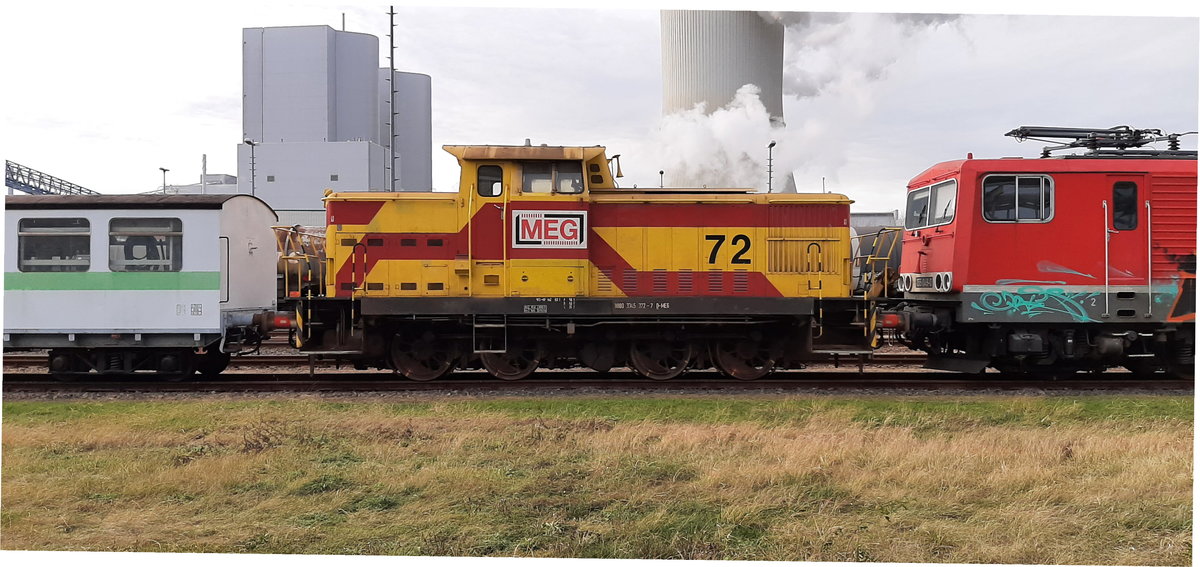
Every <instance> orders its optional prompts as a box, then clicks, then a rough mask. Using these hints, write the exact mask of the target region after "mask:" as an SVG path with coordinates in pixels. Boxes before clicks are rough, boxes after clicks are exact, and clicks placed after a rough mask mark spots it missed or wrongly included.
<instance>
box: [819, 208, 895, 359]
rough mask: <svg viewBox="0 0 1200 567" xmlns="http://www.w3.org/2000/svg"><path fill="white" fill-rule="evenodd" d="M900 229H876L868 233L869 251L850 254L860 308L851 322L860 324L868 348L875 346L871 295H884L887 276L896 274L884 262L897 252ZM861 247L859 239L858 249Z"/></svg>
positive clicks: (874, 318) (873, 302) (876, 340)
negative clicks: (869, 235)
mask: <svg viewBox="0 0 1200 567" xmlns="http://www.w3.org/2000/svg"><path fill="white" fill-rule="evenodd" d="M903 233H904V229H903V228H902V227H887V228H881V229H879V230H878V231H876V232H875V234H874V235H872V236H871V248H870V250H871V251H870V252H869V253H867V254H860V255H858V256H855V258H854V261H855V264H856V265H857V266H858V269H859V270H858V273H859V288H858V289H857V290H855V292H856V293H859V294H861V295H857V297H858V298H859V299H861V300H862V310H861V311H860V312H859V313H858V315H857V317H856V320H855V321H854V323H853V324H854V325H855V326H861V327H862V328H863V338H864V339H865V341H864V343H865V344H868V345H870V347H871V348H875V347H877V346H879V334H878V333H877V320H876V313H875V311H876V310H875V299H876V298H878V297H883V298H887V297H888V292H889V290H890V288H891V283H892V282H891V281H889V280H890V279H891V278H893V277H895V276H896V275H897V274H895V273H894V272H892V270H891V268H889V267H888V263H889V262H890V261H891V259H892V257H893V255H895V254H898V253H899V250H898V247H899V243H900V236H901V235H902V234H903ZM862 249H863V246H861V241H860V246H859V250H862ZM834 366H835V367H836V366H837V355H835V356H834ZM861 368H862V361H861V359H860V360H859V369H860V370H861Z"/></svg>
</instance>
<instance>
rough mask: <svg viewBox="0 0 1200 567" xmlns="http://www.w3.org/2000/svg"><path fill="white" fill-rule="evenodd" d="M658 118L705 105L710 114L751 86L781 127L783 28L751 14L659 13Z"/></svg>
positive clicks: (673, 11)
mask: <svg viewBox="0 0 1200 567" xmlns="http://www.w3.org/2000/svg"><path fill="white" fill-rule="evenodd" d="M661 21H662V67H663V114H672V113H675V112H679V111H681V110H688V109H690V108H692V106H694V105H695V104H696V103H699V102H703V103H705V105H706V106H705V109H706V111H708V112H712V111H714V110H717V109H718V108H721V107H722V106H725V105H726V104H728V103H729V102H730V101H731V100H733V96H734V94H735V93H736V92H737V90H738V89H739V88H741V87H742V85H746V84H754V85H756V86H757V87H758V88H759V89H760V93H759V97H760V98H761V99H762V103H763V106H765V107H766V109H767V112H769V113H770V114H771V120H772V122H775V123H779V124H781V123H782V122H783V24H780V23H776V22H768V21H767V20H765V19H763V17H762V16H759V15H758V14H757V13H756V12H732V11H713V10H663V11H662V19H661Z"/></svg>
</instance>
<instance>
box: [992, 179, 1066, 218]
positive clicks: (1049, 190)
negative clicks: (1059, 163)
mask: <svg viewBox="0 0 1200 567" xmlns="http://www.w3.org/2000/svg"><path fill="white" fill-rule="evenodd" d="M1053 216H1054V184H1053V182H1052V181H1051V179H1050V178H1049V177H1048V176H1045V175H989V176H987V177H985V178H984V179H983V218H984V220H987V221H991V222H1047V221H1049V220H1050V218H1051V217H1053Z"/></svg>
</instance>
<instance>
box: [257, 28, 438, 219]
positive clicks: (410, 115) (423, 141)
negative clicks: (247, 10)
mask: <svg viewBox="0 0 1200 567" xmlns="http://www.w3.org/2000/svg"><path fill="white" fill-rule="evenodd" d="M242 45H243V47H242V130H243V132H242V138H243V140H244V142H243V143H242V144H240V145H239V146H238V175H237V192H239V193H248V194H253V195H255V196H257V197H259V198H262V199H263V200H265V201H266V202H267V203H269V204H270V205H271V206H272V207H273V208H274V209H275V210H276V211H277V212H278V213H279V217H280V222H281V223H283V224H302V225H323V224H324V222H325V218H324V212H323V209H322V206H321V197H322V196H323V194H324V192H325V190H326V189H333V190H334V191H391V190H397V191H401V190H408V191H429V190H431V188H432V140H431V137H432V118H431V94H430V85H431V81H430V78H429V76H428V75H421V74H417V73H402V72H396V73H395V75H393V77H392V80H390V81H389V80H388V75H389V72H390V70H389V69H386V68H385V69H380V68H379V39H378V38H377V37H375V36H373V35H369V34H364V33H356V32H346V31H338V30H335V29H333V28H331V27H329V26H295V27H268V28H246V29H244V30H242ZM393 85H394V87H395V91H396V99H395V113H396V115H397V119H396V128H395V134H396V138H395V141H394V143H392V144H389V138H390V137H391V130H392V129H391V125H390V124H389V114H390V112H391V111H390V109H389V106H391V104H390V101H389V100H388V96H389V94H390V93H391V92H392V91H393ZM389 146H391V147H393V148H394V154H395V160H394V163H395V168H394V170H393V160H392V159H391V157H390V155H389ZM393 179H394V182H393Z"/></svg>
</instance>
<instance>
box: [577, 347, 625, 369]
mask: <svg viewBox="0 0 1200 567" xmlns="http://www.w3.org/2000/svg"><path fill="white" fill-rule="evenodd" d="M578 359H579V362H580V364H583V365H584V366H586V367H588V368H591V369H592V370H595V371H596V372H602V373H603V372H608V371H609V370H612V367H613V366H616V365H617V349H616V347H615V346H613V344H612V343H610V342H589V343H587V344H585V345H583V347H581V348H580V349H579V356H578Z"/></svg>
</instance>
